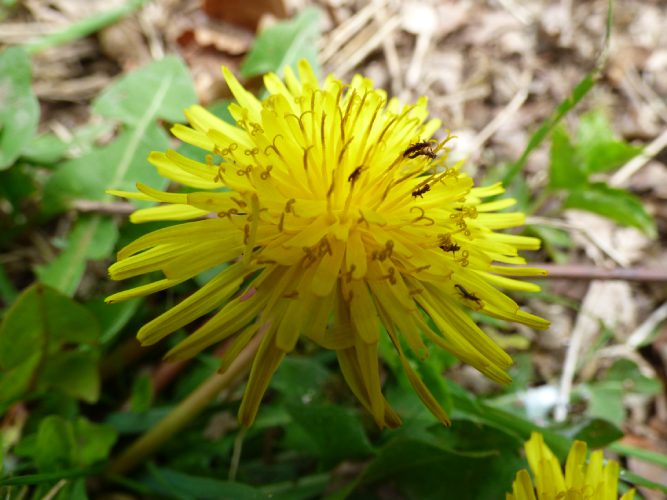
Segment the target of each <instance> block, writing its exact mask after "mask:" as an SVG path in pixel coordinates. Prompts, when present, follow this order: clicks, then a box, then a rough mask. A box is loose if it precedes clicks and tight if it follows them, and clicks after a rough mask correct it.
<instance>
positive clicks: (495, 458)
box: [358, 438, 524, 500]
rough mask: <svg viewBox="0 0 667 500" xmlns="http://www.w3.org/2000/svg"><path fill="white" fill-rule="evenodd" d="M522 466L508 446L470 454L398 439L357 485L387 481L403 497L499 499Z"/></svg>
mask: <svg viewBox="0 0 667 500" xmlns="http://www.w3.org/2000/svg"><path fill="white" fill-rule="evenodd" d="M523 466H524V463H523V462H522V461H521V460H519V458H518V455H517V453H516V451H515V450H514V449H512V448H509V449H508V448H498V449H497V450H496V451H495V452H494V453H493V454H487V455H484V456H479V457H470V456H462V455H461V454H459V453H454V452H451V451H449V450H446V449H443V448H442V447H440V446H438V445H437V444H436V443H435V442H427V441H424V440H416V439H410V438H400V439H394V440H391V441H390V442H389V443H388V444H387V445H385V446H384V447H383V448H382V449H381V450H380V452H379V453H378V455H377V457H376V458H375V459H374V460H373V461H372V462H371V463H370V464H369V465H368V467H367V468H366V470H364V472H363V473H362V475H361V476H360V478H359V479H358V484H359V485H370V484H385V483H386V482H388V481H391V482H392V483H393V484H395V485H397V486H398V488H399V489H400V490H401V491H402V492H403V493H404V494H405V497H406V498H419V499H433V500H435V499H438V498H470V499H486V498H502V496H503V494H504V493H505V492H507V491H510V490H511V484H512V479H513V478H514V474H515V473H516V471H517V470H518V469H520V468H521V467H523ZM481 478H486V479H487V480H481Z"/></svg>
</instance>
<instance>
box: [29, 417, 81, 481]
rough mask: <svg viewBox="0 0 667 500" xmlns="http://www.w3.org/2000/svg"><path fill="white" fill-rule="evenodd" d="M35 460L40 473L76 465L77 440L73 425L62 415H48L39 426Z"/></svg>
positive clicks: (34, 450) (34, 451)
mask: <svg viewBox="0 0 667 500" xmlns="http://www.w3.org/2000/svg"><path fill="white" fill-rule="evenodd" d="M33 453H34V455H33V458H34V460H35V462H36V463H37V468H38V469H39V471H40V472H49V471H54V470H58V469H64V468H67V467H70V466H72V465H73V464H74V461H75V459H74V457H75V453H76V438H75V435H74V428H73V427H72V423H71V422H69V421H68V420H65V419H64V418H63V417H61V416H60V415H48V416H47V417H45V418H44V419H43V420H42V421H41V422H40V424H39V429H38V431H37V440H36V442H35V448H34V449H33Z"/></svg>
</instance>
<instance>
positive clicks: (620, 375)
mask: <svg viewBox="0 0 667 500" xmlns="http://www.w3.org/2000/svg"><path fill="white" fill-rule="evenodd" d="M605 381H617V382H618V383H620V384H622V386H623V389H624V391H626V392H637V393H640V394H647V395H649V396H655V395H657V394H660V393H661V392H662V384H661V383H660V381H659V380H656V379H654V378H650V377H647V376H645V375H644V374H642V372H641V371H640V370H639V366H637V363H635V362H634V361H631V360H629V359H619V360H618V361H616V362H615V363H614V364H613V365H612V366H611V368H609V371H607V373H606V375H605Z"/></svg>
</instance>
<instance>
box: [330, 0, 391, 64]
mask: <svg viewBox="0 0 667 500" xmlns="http://www.w3.org/2000/svg"><path fill="white" fill-rule="evenodd" d="M378 8H380V5H379V4H377V3H369V4H368V5H366V7H364V8H363V9H361V10H360V11H359V12H357V13H356V14H355V15H354V16H352V17H351V18H350V19H348V20H347V21H345V22H344V23H343V24H341V25H340V26H338V27H337V28H336V29H334V30H333V31H332V32H331V34H330V35H329V37H328V38H327V40H326V41H325V43H323V45H322V50H321V52H320V61H321V62H322V64H324V63H326V62H328V61H329V59H331V58H332V57H333V56H334V55H336V54H337V53H338V51H339V50H340V48H341V47H342V46H343V45H345V42H346V41H347V40H349V39H350V38H351V37H352V36H353V35H354V34H355V33H357V32H358V31H359V30H361V28H363V27H364V26H365V25H366V23H367V22H368V21H369V20H370V19H371V17H372V16H373V14H375V13H376V12H377V9H378Z"/></svg>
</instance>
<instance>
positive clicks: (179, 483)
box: [144, 465, 269, 500]
mask: <svg viewBox="0 0 667 500" xmlns="http://www.w3.org/2000/svg"><path fill="white" fill-rule="evenodd" d="M149 471H150V476H149V477H148V478H147V479H146V480H145V481H144V482H145V483H148V485H149V486H150V487H151V489H152V491H153V492H154V493H157V494H159V495H162V496H163V498H187V499H201V500H205V499H211V500H260V499H266V498H269V497H268V496H267V495H266V494H264V493H262V492H261V491H260V490H258V489H255V488H253V487H252V486H248V485H245V484H241V483H234V482H231V481H221V480H220V479H217V478H212V477H203V476H195V475H191V474H184V473H182V472H178V471H175V470H172V469H168V468H164V467H155V466H153V465H150V466H149Z"/></svg>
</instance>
